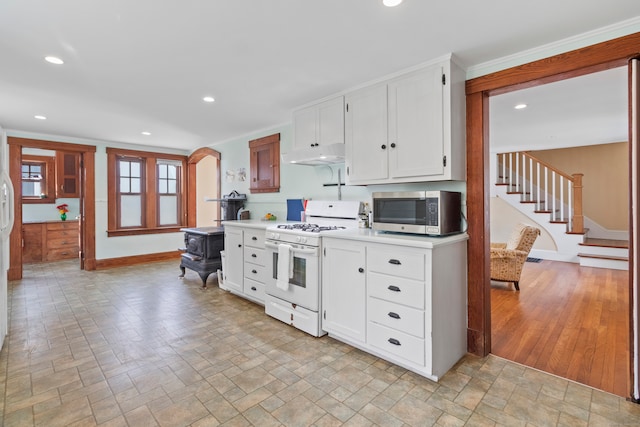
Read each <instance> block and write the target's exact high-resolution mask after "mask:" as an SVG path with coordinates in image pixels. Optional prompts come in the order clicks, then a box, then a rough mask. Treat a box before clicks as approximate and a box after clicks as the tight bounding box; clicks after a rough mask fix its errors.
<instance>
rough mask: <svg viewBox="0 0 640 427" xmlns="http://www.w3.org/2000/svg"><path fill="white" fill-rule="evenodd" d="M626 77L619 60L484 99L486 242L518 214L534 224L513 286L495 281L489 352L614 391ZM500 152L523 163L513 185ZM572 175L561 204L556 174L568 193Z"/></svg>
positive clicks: (624, 316)
mask: <svg viewBox="0 0 640 427" xmlns="http://www.w3.org/2000/svg"><path fill="white" fill-rule="evenodd" d="M627 80H628V79H627V69H626V67H619V68H613V69H610V70H605V71H600V72H597V73H592V74H588V75H584V76H580V77H574V78H572V79H567V80H562V81H558V82H553V83H549V84H546V85H541V86H535V87H532V88H527V89H522V90H518V91H513V92H508V93H505V94H501V95H496V96H492V97H491V98H490V100H489V105H490V112H489V115H490V119H489V121H490V126H489V128H490V131H489V134H490V136H489V145H490V149H489V151H490V156H491V159H490V162H491V164H492V167H491V170H490V176H491V178H490V182H492V183H494V184H493V185H491V186H490V196H491V197H490V225H491V226H490V233H491V234H490V235H491V242H492V243H494V242H506V241H508V239H509V234H510V233H511V230H513V229H516V227H517V226H518V224H519V223H525V224H530V225H533V226H535V227H537V228H539V229H540V230H541V235H540V236H539V237H538V238H537V239H536V240H535V243H534V245H533V248H532V249H531V252H530V254H529V258H528V259H529V260H530V261H529V262H524V264H521V266H522V274H521V276H520V279H521V280H520V283H519V284H520V286H519V287H520V290H519V291H518V290H516V289H515V288H514V285H513V284H511V283H510V282H496V281H492V283H491V316H492V317H491V324H492V328H491V334H492V335H491V342H492V350H491V352H492V353H493V354H495V355H497V356H501V357H503V358H505V359H508V360H512V361H515V362H518V363H521V364H523V365H526V366H530V367H533V368H536V369H540V370H542V371H545V372H549V373H552V374H555V375H558V376H561V377H563V378H567V379H571V380H574V381H577V382H580V383H583V384H586V385H589V386H592V387H595V388H598V389H601V390H604V391H607V392H610V393H614V394H617V395H620V396H626V395H627V393H628V390H629V389H630V384H629V378H628V375H627V369H628V366H629V342H628V336H629V325H628V316H629V289H628V281H629V278H628V241H629V223H628V212H627V208H628V206H629V199H628V195H629V185H628V164H629V155H628V153H629V147H628V142H627V140H628V100H627V91H628V88H627V85H628V81H627ZM524 105H526V107H524V108H523V106H524ZM516 107H518V108H516ZM521 153H523V154H521ZM525 153H526V154H525ZM506 156H510V158H516V157H515V156H522V157H520V160H524V161H525V162H527V163H528V164H527V163H525V164H524V165H523V164H519V165H518V166H520V170H518V172H517V173H518V178H517V183H513V182H507V181H513V180H514V179H510V177H505V176H503V175H515V172H511V174H508V173H505V169H506V168H505V167H504V165H500V166H498V167H496V166H495V164H496V163H499V162H500V161H502V160H504V159H505V157H506ZM575 174H579V175H580V179H579V185H580V188H579V189H578V191H579V196H580V197H578V195H577V194H576V195H574V197H572V198H570V199H571V200H567V202H568V203H566V205H565V204H564V203H562V202H561V201H560V200H559V198H560V196H561V195H560V194H558V192H557V191H556V187H557V186H558V184H559V182H558V181H559V180H560V177H561V178H562V179H563V180H567V184H568V185H567V186H566V187H562V189H569V188H570V190H569V191H571V190H574V185H575V184H574V183H572V182H571V179H572V176H574V175H575ZM545 178H547V179H545ZM552 182H553V183H555V186H554V185H552ZM569 185H571V187H569ZM578 191H576V192H578ZM562 196H564V195H562ZM567 199H568V198H567ZM574 204H579V206H573V205H574ZM576 212H579V214H580V217H579V218H577V219H576V220H575V221H574V218H572V217H571V215H573V216H574V217H575V216H576V215H577V214H576ZM576 223H577V224H576ZM579 227H580V230H578V231H577V232H576V228H579ZM614 245H615V246H617V247H615V246H614ZM625 247H626V248H627V249H625ZM523 261H524V260H523ZM533 261H537V262H533ZM494 264H496V265H495V266H494ZM498 264H504V262H502V263H500V261H496V262H493V261H492V268H498V267H497V265H498Z"/></svg>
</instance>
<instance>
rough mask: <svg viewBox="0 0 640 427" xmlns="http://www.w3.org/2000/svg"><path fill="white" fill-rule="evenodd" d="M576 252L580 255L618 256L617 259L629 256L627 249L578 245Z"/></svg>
mask: <svg viewBox="0 0 640 427" xmlns="http://www.w3.org/2000/svg"><path fill="white" fill-rule="evenodd" d="M578 252H580V253H581V254H589V255H603V256H619V257H628V256H629V249H626V248H608V247H604V246H587V245H579V246H578Z"/></svg>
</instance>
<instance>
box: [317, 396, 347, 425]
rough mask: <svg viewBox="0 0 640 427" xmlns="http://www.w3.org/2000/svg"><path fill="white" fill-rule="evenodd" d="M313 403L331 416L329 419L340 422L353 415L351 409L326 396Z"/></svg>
mask: <svg viewBox="0 0 640 427" xmlns="http://www.w3.org/2000/svg"><path fill="white" fill-rule="evenodd" d="M315 403H316V405H318V406H319V407H321V408H322V409H324V410H325V411H326V412H327V413H328V414H329V415H331V417H333V418H336V419H338V420H340V421H341V422H345V421H347V420H348V419H349V418H351V417H352V416H353V415H354V414H355V411H354V410H353V409H351V408H349V407H348V406H347V405H345V404H343V403H342V402H340V401H338V400H336V399H334V398H333V397H331V396H328V395H326V396H324V397H323V398H321V399H319V400H318V401H317V402H315Z"/></svg>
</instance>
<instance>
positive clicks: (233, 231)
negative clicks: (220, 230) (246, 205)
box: [223, 227, 244, 292]
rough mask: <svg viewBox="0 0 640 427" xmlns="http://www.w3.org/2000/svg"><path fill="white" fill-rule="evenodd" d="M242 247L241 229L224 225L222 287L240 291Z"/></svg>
mask: <svg viewBox="0 0 640 427" xmlns="http://www.w3.org/2000/svg"><path fill="white" fill-rule="evenodd" d="M243 254H244V248H243V242H242V230H241V229H238V228H235V227H225V230H224V261H225V271H224V281H223V282H224V288H226V289H228V290H233V291H236V292H242V290H243V286H244V284H243V280H244V255H243Z"/></svg>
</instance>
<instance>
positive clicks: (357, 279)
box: [322, 238, 367, 343]
mask: <svg viewBox="0 0 640 427" xmlns="http://www.w3.org/2000/svg"><path fill="white" fill-rule="evenodd" d="M323 245H324V251H323V253H324V255H323V260H322V329H323V330H325V331H327V332H329V333H333V334H336V335H339V336H341V337H346V338H349V339H351V340H355V341H359V342H362V343H364V342H365V340H366V299H367V289H366V265H365V246H364V245H363V244H362V243H361V242H353V241H347V240H332V239H327V238H323Z"/></svg>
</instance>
